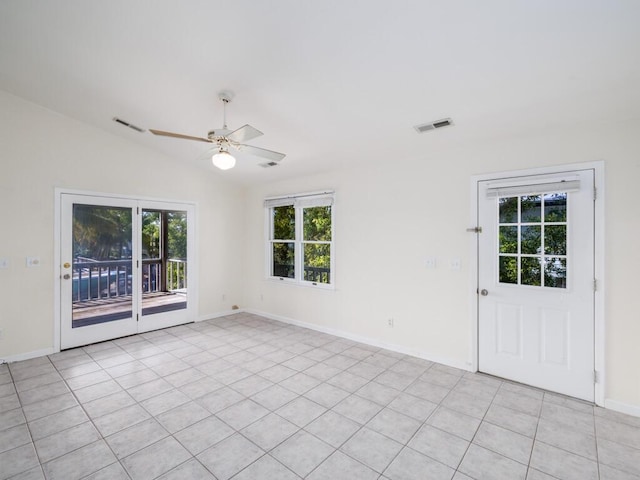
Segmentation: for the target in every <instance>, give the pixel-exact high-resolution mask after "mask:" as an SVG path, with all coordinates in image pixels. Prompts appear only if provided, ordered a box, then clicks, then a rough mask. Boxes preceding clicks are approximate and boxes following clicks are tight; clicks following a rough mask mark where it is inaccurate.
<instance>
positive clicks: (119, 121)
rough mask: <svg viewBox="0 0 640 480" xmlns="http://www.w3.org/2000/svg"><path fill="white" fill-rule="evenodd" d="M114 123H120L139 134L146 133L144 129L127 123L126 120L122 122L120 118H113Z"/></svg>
mask: <svg viewBox="0 0 640 480" xmlns="http://www.w3.org/2000/svg"><path fill="white" fill-rule="evenodd" d="M112 120H113V121H114V122H116V123H119V124H120V125H124V126H125V127H129V128H130V129H131V130H135V131H136V132H138V133H144V128H140V127H138V126H136V125H134V124H132V123H129V122H127V121H126V120H122V119H121V118H118V117H113V119H112Z"/></svg>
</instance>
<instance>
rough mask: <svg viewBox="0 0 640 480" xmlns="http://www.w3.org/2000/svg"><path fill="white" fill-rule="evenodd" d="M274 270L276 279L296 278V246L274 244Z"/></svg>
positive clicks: (273, 273)
mask: <svg viewBox="0 0 640 480" xmlns="http://www.w3.org/2000/svg"><path fill="white" fill-rule="evenodd" d="M272 268H273V270H272V272H271V274H272V275H273V276H274V277H284V278H295V275H296V270H295V244H293V243H274V244H273V267H272Z"/></svg>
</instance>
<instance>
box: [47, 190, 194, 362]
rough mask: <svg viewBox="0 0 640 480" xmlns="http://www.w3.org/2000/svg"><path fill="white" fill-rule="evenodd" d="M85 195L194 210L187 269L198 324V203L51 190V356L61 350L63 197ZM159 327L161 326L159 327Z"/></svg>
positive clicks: (87, 191)
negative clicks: (184, 206) (192, 257)
mask: <svg viewBox="0 0 640 480" xmlns="http://www.w3.org/2000/svg"><path fill="white" fill-rule="evenodd" d="M65 194H66V195H85V196H88V197H102V198H114V199H116V198H118V199H125V200H136V201H142V202H161V203H179V204H186V205H191V206H192V207H193V221H194V222H195V223H194V227H193V247H194V248H193V250H194V255H193V256H194V258H195V260H194V261H193V262H192V263H193V266H190V267H189V269H190V271H191V278H195V279H196V286H195V288H193V289H192V290H193V291H192V292H191V291H190V292H189V295H190V297H191V300H190V301H191V302H193V305H195V307H194V308H195V309H194V314H193V315H194V321H197V319H198V318H197V317H198V315H197V308H198V307H197V305H198V286H197V279H198V275H199V271H198V270H199V269H198V261H197V258H198V252H199V242H198V235H197V232H198V230H197V218H198V203H197V202H194V201H191V200H176V199H167V198H158V197H145V196H142V195H124V194H118V193H105V192H96V191H90V190H77V189H71V188H61V187H56V188H55V189H54V199H53V203H54V209H55V210H54V212H53V279H52V280H53V295H54V297H53V353H57V352H60V347H61V333H62V332H61V323H60V322H61V318H62V311H61V307H62V304H61V298H60V278H61V276H62V268H61V263H62V259H61V257H60V253H61V252H60V250H61V246H62V215H61V213H62V212H61V208H62V195H65ZM161 328H162V327H161Z"/></svg>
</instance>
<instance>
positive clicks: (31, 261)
mask: <svg viewBox="0 0 640 480" xmlns="http://www.w3.org/2000/svg"><path fill="white" fill-rule="evenodd" d="M39 266H40V257H27V267H39Z"/></svg>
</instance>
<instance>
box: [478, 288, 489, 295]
mask: <svg viewBox="0 0 640 480" xmlns="http://www.w3.org/2000/svg"><path fill="white" fill-rule="evenodd" d="M480 295H482V296H483V297H486V296H487V295H489V291H488V290H487V289H486V288H483V289H482V290H480Z"/></svg>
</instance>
